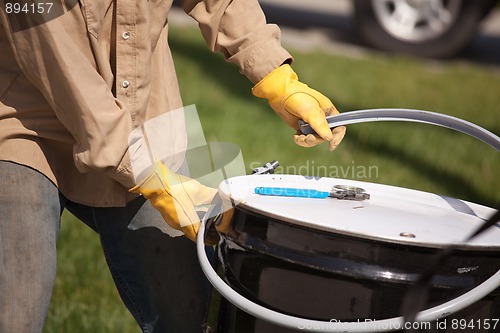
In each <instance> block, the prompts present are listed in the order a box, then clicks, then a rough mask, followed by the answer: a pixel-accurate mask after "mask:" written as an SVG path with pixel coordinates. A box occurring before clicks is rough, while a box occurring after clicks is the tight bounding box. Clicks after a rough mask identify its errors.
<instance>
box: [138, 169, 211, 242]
mask: <svg viewBox="0 0 500 333" xmlns="http://www.w3.org/2000/svg"><path fill="white" fill-rule="evenodd" d="M130 192H133V193H140V194H142V195H143V196H144V197H145V198H147V199H148V200H149V201H150V202H151V204H152V205H153V207H154V208H156V209H157V210H158V211H159V212H160V213H161V215H162V216H163V219H164V220H165V222H167V224H168V225H170V226H171V227H172V228H174V229H177V230H181V231H182V232H184V234H185V235H186V237H188V238H189V239H191V240H192V241H194V242H196V235H197V234H198V230H199V228H200V219H199V218H198V215H197V214H196V211H195V207H196V206H199V205H206V204H210V203H211V202H212V200H213V198H214V197H215V195H216V194H217V190H216V189H214V188H211V187H207V186H205V185H202V184H200V183H199V182H198V181H197V180H194V179H191V178H188V177H185V176H181V175H178V174H175V173H173V172H172V171H170V170H169V169H168V168H167V167H166V166H165V165H164V164H163V163H162V162H161V161H158V162H156V164H155V165H154V169H153V171H152V172H151V173H150V174H149V175H148V176H147V177H146V178H145V179H144V180H143V181H141V182H140V183H139V185H137V186H135V187H133V188H132V189H130Z"/></svg>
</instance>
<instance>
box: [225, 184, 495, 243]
mask: <svg viewBox="0 0 500 333" xmlns="http://www.w3.org/2000/svg"><path fill="white" fill-rule="evenodd" d="M219 195H220V196H221V198H222V199H223V200H226V201H231V202H232V203H233V208H234V209H238V210H240V211H242V212H243V213H254V214H258V215H260V216H261V217H264V218H265V217H268V218H272V219H274V220H277V221H280V222H286V223H289V224H292V225H294V226H300V227H301V228H307V229H310V230H321V231H322V232H328V233H332V234H338V235H342V236H348V237H354V238H361V239H364V240H369V241H377V242H384V243H390V244H397V245H404V246H411V247H423V248H428V249H444V248H447V247H448V246H449V245H453V246H454V248H455V249H456V250H461V251H473V252H496V251H500V243H499V244H498V245H497V246H495V245H491V246H482V245H478V244H459V243H443V244H439V243H432V244H430V243H425V242H419V241H407V240H405V239H401V240H397V239H391V238H385V237H382V236H376V235H368V234H361V233H357V232H354V231H349V230H341V229H336V228H327V227H325V226H321V225H315V227H314V228H312V227H311V225H310V224H309V223H307V222H303V221H300V220H298V219H294V218H292V217H288V216H281V215H277V214H273V213H270V212H267V211H264V210H262V209H258V208H256V207H253V206H251V205H248V204H246V202H245V201H244V200H242V201H239V202H236V203H235V202H234V201H233V200H232V198H231V196H230V195H229V196H228V195H227V194H226V193H224V192H222V191H219Z"/></svg>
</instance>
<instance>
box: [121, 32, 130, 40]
mask: <svg viewBox="0 0 500 333" xmlns="http://www.w3.org/2000/svg"><path fill="white" fill-rule="evenodd" d="M129 37H130V33H129V32H128V31H125V32H124V33H122V38H123V39H125V40H127V39H128V38H129Z"/></svg>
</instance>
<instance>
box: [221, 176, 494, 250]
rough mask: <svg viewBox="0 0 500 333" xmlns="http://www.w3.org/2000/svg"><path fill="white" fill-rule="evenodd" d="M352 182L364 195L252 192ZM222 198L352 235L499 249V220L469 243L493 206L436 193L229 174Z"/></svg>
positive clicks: (325, 187)
mask: <svg viewBox="0 0 500 333" xmlns="http://www.w3.org/2000/svg"><path fill="white" fill-rule="evenodd" d="M335 185H344V186H355V187H359V188H362V189H364V190H365V192H366V193H368V194H369V195H370V198H369V199H368V200H363V201H351V200H339V199H336V198H326V199H314V198H297V197H280V196H267V195H260V194H255V193H254V189H255V188H256V187H286V188H300V189H313V190H319V191H328V192H329V191H331V190H332V188H333V187H334V186H335ZM219 193H221V195H222V197H223V198H225V199H228V198H231V199H232V200H233V201H234V202H235V203H236V204H238V205H241V206H242V207H244V208H248V209H250V210H251V211H254V212H256V213H259V214H262V215H265V216H268V217H273V218H276V219H278V220H282V221H285V222H289V223H292V224H296V225H301V226H304V227H308V228H313V229H317V230H323V231H327V232H332V233H339V234H345V235H350V236H355V237H361V238H367V239H375V240H381V241H388V242H396V243H404V244H408V245H418V246H425V247H443V246H445V245H448V244H459V245H460V248H463V249H468V250H479V251H481V250H500V224H498V223H497V224H496V225H495V226H494V227H492V228H490V229H488V230H487V231H486V232H483V233H482V234H481V235H480V236H478V237H476V238H475V239H473V240H472V241H471V242H469V243H467V244H466V243H464V242H463V240H464V239H466V238H467V236H468V235H470V234H472V232H473V231H475V230H476V229H477V228H478V227H479V226H480V225H481V224H482V223H483V222H484V221H485V220H486V219H488V218H489V217H490V216H491V215H492V214H493V213H495V212H496V211H495V210H494V209H492V208H489V207H485V206H481V205H478V204H474V203H471V202H467V201H463V200H459V199H454V198H450V197H445V196H441V195H437V194H432V193H427V192H422V191H416V190H411V189H406V188H400V187H395V186H389V185H381V184H375V183H368V182H361V181H354V180H346V179H338V178H313V177H306V176H300V175H278V174H275V175H252V176H241V177H235V178H229V179H228V180H226V181H225V182H222V183H221V184H220V186H219Z"/></svg>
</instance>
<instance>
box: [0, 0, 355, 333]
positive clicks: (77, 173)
mask: <svg viewBox="0 0 500 333" xmlns="http://www.w3.org/2000/svg"><path fill="white" fill-rule="evenodd" d="M0 5H1V8H0V19H1V20H0V22H1V23H0V24H1V26H2V28H0V174H1V177H0V188H1V191H0V258H1V261H0V313H1V314H2V315H1V316H0V332H16V333H22V332H41V331H42V327H43V325H44V321H45V318H46V315H47V310H48V305H49V300H50V296H51V292H52V286H53V283H54V278H55V271H56V240H57V235H58V231H59V226H60V217H61V213H62V211H63V209H67V210H68V211H70V212H71V213H73V214H74V215H75V216H76V217H78V218H79V219H80V220H81V221H82V222H84V223H85V224H87V225H88V226H89V227H91V228H92V229H93V230H94V231H95V232H96V233H97V234H98V236H99V237H100V241H101V244H102V248H103V252H104V256H105V259H106V261H107V264H108V266H109V269H110V271H111V274H112V276H113V279H114V282H115V284H116V287H117V289H118V291H119V294H120V296H121V298H122V300H123V302H124V304H125V305H126V307H127V308H128V310H129V311H130V312H131V314H132V315H133V316H134V318H135V320H136V321H137V323H138V325H139V326H140V328H141V329H142V330H143V331H144V332H199V331H201V325H202V323H203V320H204V318H205V315H206V312H207V311H206V310H207V304H208V294H209V292H208V291H209V287H208V283H207V281H206V280H205V279H204V276H203V274H202V272H201V269H200V268H199V265H198V264H197V260H196V254H195V243H194V242H192V240H194V239H195V237H196V233H197V223H199V221H198V220H197V216H196V215H195V214H194V213H193V211H194V206H196V205H198V204H201V203H204V202H209V201H210V200H212V199H213V197H214V196H215V195H216V192H217V191H216V190H215V189H213V188H210V187H206V186H203V185H201V184H199V183H197V182H196V181H194V180H191V179H189V178H186V177H185V176H182V174H186V173H187V168H186V167H185V161H184V159H183V157H182V154H178V152H182V151H183V149H185V146H186V142H185V139H184V138H185V136H186V135H185V133H184V131H185V130H184V126H183V119H181V117H175V116H173V117H171V119H170V124H169V126H168V127H167V128H165V129H164V131H163V132H162V133H161V138H160V140H161V142H164V143H165V145H166V146H168V147H169V149H171V150H172V156H174V155H175V156H176V157H175V158H172V159H170V160H169V161H168V162H165V161H156V163H155V164H154V168H153V169H152V170H148V172H149V173H146V174H142V176H143V177H142V179H139V178H138V174H140V173H139V172H137V171H136V170H135V171H134V170H133V164H134V163H133V162H134V161H135V160H136V159H137V156H136V154H139V155H140V153H138V150H136V149H135V148H137V147H144V140H145V138H141V137H139V138H135V139H134V140H135V141H134V140H131V133H133V132H134V130H136V129H140V128H141V127H142V126H144V124H145V123H146V122H147V121H149V120H152V119H154V118H155V117H160V116H162V115H164V114H168V112H169V111H171V110H177V109H179V108H182V100H181V97H180V93H179V88H178V83H177V78H176V73H175V70H174V64H173V61H172V56H171V53H170V50H169V46H168V31H169V30H168V27H169V25H168V14H169V11H170V9H171V6H172V1H126V0H125V1H102V0H82V1H77V0H66V1H58V2H26V1H12V2H9V1H5V0H0ZM181 5H182V8H183V9H184V11H185V12H186V13H187V14H188V15H190V16H191V17H193V18H194V19H195V20H196V21H197V22H198V23H199V27H200V30H201V32H202V35H203V37H204V39H205V40H206V43H207V45H208V47H209V48H210V49H211V50H212V51H214V52H220V53H222V54H223V55H224V57H225V58H226V59H227V61H228V62H230V63H234V64H237V65H238V67H239V69H240V71H241V73H242V74H243V75H245V76H246V77H247V78H248V79H249V80H250V81H251V82H252V83H253V84H255V86H254V88H253V90H252V92H253V94H254V95H255V96H257V97H260V98H266V99H268V100H269V104H270V105H271V107H272V109H274V110H275V111H276V112H277V114H278V115H279V116H280V117H281V118H283V120H284V121H285V122H286V123H288V124H289V125H290V126H291V127H293V128H295V129H296V130H297V129H298V128H297V120H298V119H303V120H305V121H307V122H309V123H310V124H311V125H312V127H313V128H314V129H315V131H316V132H317V133H318V135H307V136H305V135H302V134H299V133H297V134H295V135H294V141H295V142H296V143H297V144H299V145H301V146H305V147H310V146H314V145H317V144H319V143H321V142H324V141H329V146H330V148H331V149H334V148H335V147H336V146H337V145H338V144H339V143H340V141H341V140H342V137H343V135H344V132H345V128H342V127H339V128H336V129H334V130H333V131H332V130H330V129H329V127H328V125H327V123H326V120H325V115H333V114H336V113H338V111H337V110H336V109H335V107H334V106H333V104H332V103H331V101H330V100H329V99H328V98H326V97H325V96H324V95H322V94H321V93H319V92H317V91H315V90H313V89H311V88H309V87H308V86H307V85H305V84H303V83H301V82H300V81H299V80H298V77H297V75H296V74H295V73H294V71H293V70H292V68H291V64H292V62H293V58H292V56H291V55H290V54H289V53H288V52H287V51H286V50H285V49H284V48H283V47H282V46H281V43H280V30H279V28H278V27H277V26H276V25H273V24H268V23H267V22H266V19H265V16H264V14H263V12H262V9H261V8H260V6H259V4H258V1H257V0H244V1H237V0H235V1H230V0H184V1H181ZM132 137H133V136H132ZM141 140H142V141H141ZM139 150H140V149H139ZM143 171H144V170H143ZM155 208H156V209H155ZM165 222H167V223H165ZM175 229H177V230H181V231H182V232H183V233H185V234H186V235H187V236H188V237H173V236H178V235H179V233H175V232H176V230H175ZM79 246H81V245H79ZM96 296H97V295H96Z"/></svg>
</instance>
